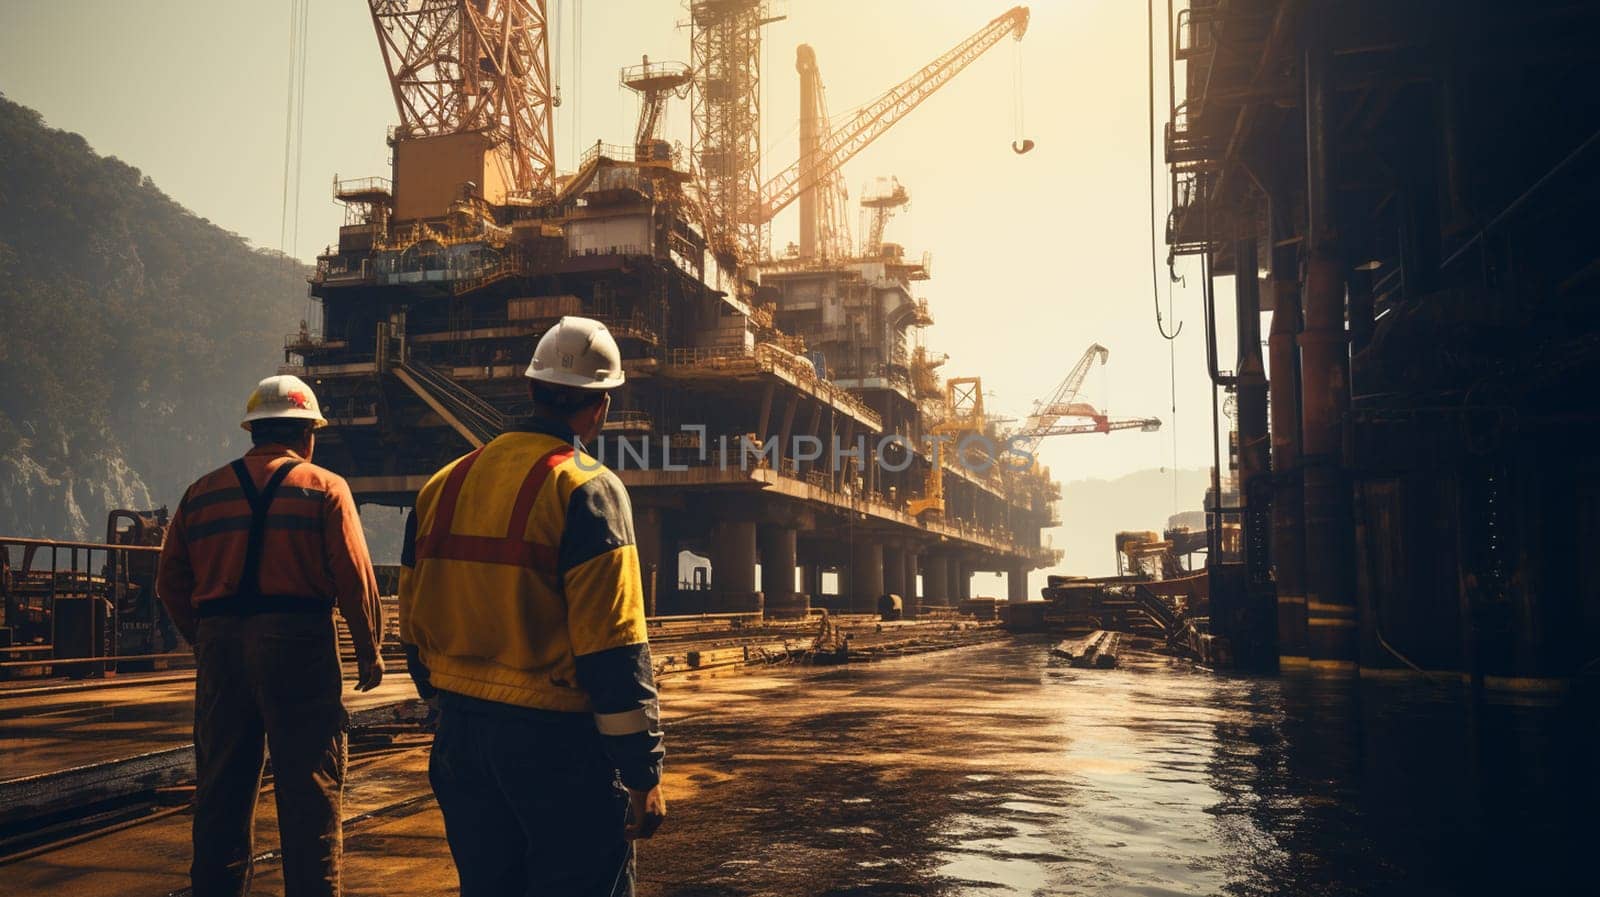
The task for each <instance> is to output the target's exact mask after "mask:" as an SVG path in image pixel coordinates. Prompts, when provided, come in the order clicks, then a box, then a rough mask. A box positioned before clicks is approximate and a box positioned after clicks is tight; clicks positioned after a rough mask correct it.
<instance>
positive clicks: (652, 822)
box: [622, 785, 667, 841]
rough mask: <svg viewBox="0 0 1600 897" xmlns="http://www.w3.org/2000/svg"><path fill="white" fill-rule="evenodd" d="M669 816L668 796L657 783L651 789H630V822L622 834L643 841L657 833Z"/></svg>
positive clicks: (630, 839)
mask: <svg viewBox="0 0 1600 897" xmlns="http://www.w3.org/2000/svg"><path fill="white" fill-rule="evenodd" d="M666 818H667V798H666V796H665V795H663V794H662V793H661V786H660V785H657V786H655V787H654V788H651V789H650V790H649V791H637V790H635V789H633V788H629V789H628V824H627V825H626V826H624V827H623V829H622V834H623V835H624V836H625V837H626V838H627V839H628V840H629V841H642V840H644V839H646V838H649V837H650V836H651V835H653V834H655V833H656V829H658V828H660V827H661V822H662V820H664V819H666Z"/></svg>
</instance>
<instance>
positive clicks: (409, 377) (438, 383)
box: [392, 358, 506, 448]
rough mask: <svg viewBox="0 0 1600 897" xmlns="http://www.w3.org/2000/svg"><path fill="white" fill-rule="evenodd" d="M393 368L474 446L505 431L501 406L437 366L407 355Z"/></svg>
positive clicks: (476, 446)
mask: <svg viewBox="0 0 1600 897" xmlns="http://www.w3.org/2000/svg"><path fill="white" fill-rule="evenodd" d="M392 370H393V372H394V375H395V376H396V377H398V378H400V382H401V383H404V384H405V385H406V386H407V388H409V389H410V390H411V391H412V392H414V393H416V394H417V398H419V399H421V400H422V401H423V402H425V403H427V405H428V407H429V408H432V409H433V411H434V413H435V414H438V415H439V416H440V417H442V418H444V420H445V422H446V423H448V424H449V425H450V426H451V427H452V428H453V429H454V430H455V431H456V432H457V433H460V434H461V436H462V438H464V439H466V440H467V441H468V442H470V443H472V447H473V448H479V447H481V446H482V445H483V444H484V443H486V442H488V441H489V440H491V439H493V438H495V437H496V436H499V435H500V434H501V433H503V432H505V428H506V421H505V415H503V414H501V413H500V410H499V409H498V408H495V407H494V406H493V405H491V404H489V403H488V402H485V401H484V400H483V399H481V398H479V397H478V394H477V393H475V392H473V391H472V390H470V389H468V388H466V387H465V386H462V385H461V384H460V383H457V382H456V381H455V380H454V379H452V378H451V377H450V375H448V374H446V373H444V372H443V371H440V370H439V369H438V368H434V367H430V366H428V365H425V364H421V363H418V362H415V361H412V360H411V359H409V358H404V359H402V360H401V361H399V363H398V364H396V365H395V366H394V367H393V368H392Z"/></svg>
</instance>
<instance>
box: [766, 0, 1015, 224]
mask: <svg viewBox="0 0 1600 897" xmlns="http://www.w3.org/2000/svg"><path fill="white" fill-rule="evenodd" d="M1027 30H1028V8H1027V7H1026V6H1017V7H1013V8H1012V9H1010V10H1008V11H1006V12H1004V13H1002V14H1001V15H999V16H997V17H996V18H995V19H994V20H993V21H991V22H990V23H989V24H987V25H985V26H984V27H982V28H980V29H978V31H977V32H976V33H974V34H972V35H971V36H970V37H968V38H967V39H966V40H964V41H962V42H961V43H959V44H957V45H956V46H955V47H953V48H952V49H950V50H949V51H948V52H946V53H945V54H944V55H943V56H940V57H939V58H938V59H935V60H934V61H932V62H930V63H928V64H927V65H925V66H923V67H922V68H921V69H920V70H919V71H918V72H917V73H916V74H914V75H912V76H911V77H909V78H907V79H905V80H904V81H902V82H900V83H899V84H896V85H895V86H894V87H891V88H890V89H889V90H888V91H887V92H886V93H884V94H883V95H882V96H880V97H878V98H877V99H876V100H873V101H872V102H871V103H868V104H867V106H866V108H864V109H862V110H861V112H859V113H858V114H857V115H856V117H855V118H853V119H851V120H850V121H849V122H847V123H845V124H844V125H843V126H842V127H839V128H835V129H833V131H832V132H830V133H828V134H827V135H825V136H824V135H818V136H819V139H818V140H817V145H816V148H815V149H814V150H810V151H808V152H803V153H802V154H801V158H800V160H799V161H797V162H795V163H794V164H793V165H791V166H789V167H788V168H786V169H784V170H783V171H781V172H779V173H778V174H777V175H775V176H773V177H772V178H771V179H770V180H768V181H767V183H766V184H765V185H764V186H763V187H762V190H761V202H760V205H759V207H758V208H757V209H756V210H755V217H754V220H753V221H752V222H751V223H753V224H756V225H762V224H766V223H767V222H769V221H771V220H772V218H773V216H775V215H777V214H778V213H779V212H781V211H783V210H784V209H785V208H786V207H788V205H789V204H790V203H792V202H794V201H795V200H796V199H797V198H799V196H800V194H801V193H803V192H805V191H807V190H811V189H814V188H816V187H817V186H818V185H822V184H827V183H829V179H830V178H831V177H832V176H833V175H834V174H835V173H836V172H837V171H838V170H839V168H840V167H841V166H843V165H844V163H845V162H848V161H849V160H850V159H851V158H853V157H854V156H855V155H856V154H857V153H859V152H861V151H862V150H863V149H865V148H866V147H867V145H868V144H870V143H872V141H874V140H876V139H878V137H880V136H882V135H883V133H884V132H885V131H887V130H889V129H890V128H892V127H894V126H895V125H896V124H897V123H898V122H899V121H900V120H901V119H902V118H904V117H905V116H906V114H907V113H909V112H910V111H911V110H913V109H915V108H917V106H919V105H921V103H922V101H923V100H926V99H927V98H928V97H930V96H933V94H934V93H936V92H938V90H939V88H941V87H944V86H945V85H946V84H948V83H950V80H951V79H952V78H954V77H955V76H956V75H958V74H960V72H961V70H962V69H964V68H966V67H967V66H968V65H971V64H972V62H973V61H974V60H976V59H977V58H978V57H979V56H982V55H983V54H984V53H986V52H988V50H990V49H991V48H992V47H994V46H995V45H996V44H998V43H999V42H1000V40H1001V39H1002V38H1004V37H1006V36H1008V35H1009V36H1012V37H1014V38H1015V39H1017V40H1019V41H1020V40H1022V35H1023V34H1025V33H1026V32H1027ZM808 149H809V148H808Z"/></svg>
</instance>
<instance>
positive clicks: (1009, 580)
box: [1006, 564, 1028, 604]
mask: <svg viewBox="0 0 1600 897" xmlns="http://www.w3.org/2000/svg"><path fill="white" fill-rule="evenodd" d="M1027 600H1028V568H1027V567H1024V566H1022V565H1021V564H1017V565H1015V566H1013V567H1012V568H1011V569H1009V570H1007V571H1006V601H1007V602H1009V603H1011V604H1021V603H1022V602H1024V601H1027Z"/></svg>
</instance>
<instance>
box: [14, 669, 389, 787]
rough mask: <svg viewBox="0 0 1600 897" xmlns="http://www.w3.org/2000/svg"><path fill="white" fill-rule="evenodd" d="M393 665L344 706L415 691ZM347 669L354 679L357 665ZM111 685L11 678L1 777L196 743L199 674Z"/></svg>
mask: <svg viewBox="0 0 1600 897" xmlns="http://www.w3.org/2000/svg"><path fill="white" fill-rule="evenodd" d="M347 666H348V665H347ZM389 666H390V667H391V669H390V671H389V674H388V676H387V677H386V678H385V679H384V681H383V684H381V685H380V686H378V688H376V689H374V690H373V691H370V692H366V693H363V694H357V693H356V692H355V691H353V690H351V689H350V688H348V687H347V688H346V689H345V696H344V697H345V706H347V707H349V708H350V710H351V711H352V712H354V711H357V710H361V709H364V708H368V707H376V706H378V705H380V704H388V703H392V702H394V701H399V700H404V699H406V698H410V697H412V696H414V695H415V691H414V689H413V687H412V685H411V680H410V678H409V677H407V676H406V673H405V670H404V669H398V670H397V669H394V666H395V664H394V663H393V662H390V664H389ZM345 672H346V674H347V675H348V676H353V675H354V673H355V670H354V669H353V668H352V669H347V670H346V671H345ZM349 681H353V680H349V679H347V683H348V682H349ZM104 686H105V687H101V688H90V689H74V688H70V687H69V688H62V687H60V686H54V687H52V686H29V685H27V684H26V683H12V684H8V686H7V687H6V688H5V689H4V690H0V757H3V758H4V763H3V767H0V780H4V779H18V778H22V777H24V776H32V775H39V774H42V773H51V772H58V771H60V770H63V769H72V768H74V767H78V766H83V765H85V764H90V763H100V762H104V761H107V760H118V759H122V758H124V757H130V756H134V755H137V754H143V753H147V752H149V751H156V750H160V749H162V748H170V747H178V746H181V745H186V744H189V743H190V742H191V741H192V740H193V721H194V676H193V674H192V673H179V674H170V673H167V674H156V675H140V674H135V675H134V676H128V677H123V678H122V679H120V680H110V681H108V682H107V683H104Z"/></svg>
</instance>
